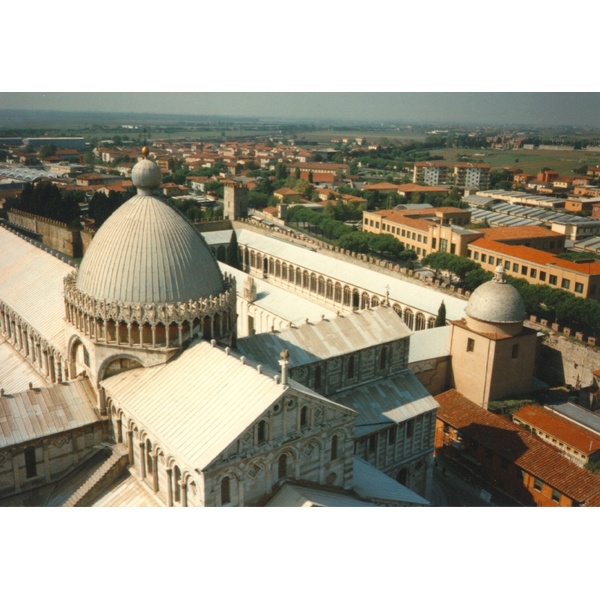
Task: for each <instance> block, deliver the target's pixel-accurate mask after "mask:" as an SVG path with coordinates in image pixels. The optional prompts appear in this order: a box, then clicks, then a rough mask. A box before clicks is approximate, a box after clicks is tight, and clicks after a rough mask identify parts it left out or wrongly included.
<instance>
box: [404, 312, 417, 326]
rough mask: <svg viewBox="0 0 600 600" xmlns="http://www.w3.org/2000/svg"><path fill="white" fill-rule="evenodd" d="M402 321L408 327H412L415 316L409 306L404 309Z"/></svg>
mask: <svg viewBox="0 0 600 600" xmlns="http://www.w3.org/2000/svg"><path fill="white" fill-rule="evenodd" d="M404 322H405V323H406V325H407V327H408V328H409V329H414V324H415V317H414V315H413V313H412V311H411V310H410V309H409V308H407V309H406V310H405V311H404Z"/></svg>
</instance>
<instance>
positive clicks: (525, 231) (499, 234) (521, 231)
mask: <svg viewBox="0 0 600 600" xmlns="http://www.w3.org/2000/svg"><path fill="white" fill-rule="evenodd" d="M477 231H480V232H481V233H483V236H484V237H485V238H486V239H488V240H521V239H528V238H537V237H542V238H544V237H555V238H559V237H560V238H564V237H565V236H564V234H562V233H558V232H556V231H552V230H550V229H546V228H545V227H540V226H539V225H521V226H515V227H489V228H482V229H478V230H477Z"/></svg>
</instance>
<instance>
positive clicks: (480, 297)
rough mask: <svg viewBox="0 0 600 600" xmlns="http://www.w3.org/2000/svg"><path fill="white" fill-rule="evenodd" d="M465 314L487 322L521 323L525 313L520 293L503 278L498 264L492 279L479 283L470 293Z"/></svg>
mask: <svg viewBox="0 0 600 600" xmlns="http://www.w3.org/2000/svg"><path fill="white" fill-rule="evenodd" d="M466 312H467V316H469V317H471V318H473V319H477V320H478V321H484V322H487V323H522V322H523V321H524V320H525V319H526V317H527V313H526V311H525V304H524V302H523V298H522V296H521V294H520V293H519V292H518V291H517V290H516V289H515V288H514V287H513V286H512V285H510V284H508V283H506V281H505V279H504V269H503V268H502V266H498V268H497V269H496V274H495V276H494V279H493V280H492V281H488V282H487V283H484V284H483V285H480V286H479V287H478V288H477V289H476V290H475V291H474V292H473V294H472V295H471V298H470V299H469V304H468V305H467V309H466Z"/></svg>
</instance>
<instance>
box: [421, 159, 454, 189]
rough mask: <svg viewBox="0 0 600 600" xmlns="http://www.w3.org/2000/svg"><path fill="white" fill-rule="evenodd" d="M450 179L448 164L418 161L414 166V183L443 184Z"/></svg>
mask: <svg viewBox="0 0 600 600" xmlns="http://www.w3.org/2000/svg"><path fill="white" fill-rule="evenodd" d="M447 179H448V166H447V165H445V164H443V163H435V162H416V163H415V164H414V167H413V183H419V184H422V185H441V184H443V183H446V182H447Z"/></svg>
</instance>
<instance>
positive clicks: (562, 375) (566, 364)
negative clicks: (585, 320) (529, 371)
mask: <svg viewBox="0 0 600 600" xmlns="http://www.w3.org/2000/svg"><path fill="white" fill-rule="evenodd" d="M598 365H600V351H599V350H598V347H596V346H590V345H589V344H585V343H583V342H580V341H579V340H577V339H574V338H570V337H567V336H564V335H560V334H558V333H556V332H548V335H547V336H546V337H545V338H544V340H543V341H542V345H541V352H540V361H539V366H538V372H537V374H536V375H537V376H538V377H539V378H540V379H541V380H542V381H544V382H546V383H547V384H549V385H550V386H559V385H563V384H566V385H571V386H573V387H574V388H577V387H582V388H586V387H589V386H590V385H591V384H592V382H593V376H592V372H593V371H595V370H597V369H598Z"/></svg>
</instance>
